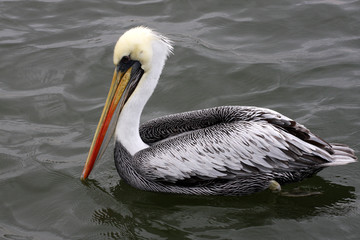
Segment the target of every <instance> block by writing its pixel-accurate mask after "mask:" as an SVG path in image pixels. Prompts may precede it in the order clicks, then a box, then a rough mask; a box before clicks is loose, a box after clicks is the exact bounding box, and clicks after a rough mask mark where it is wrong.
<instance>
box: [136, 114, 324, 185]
mask: <svg viewBox="0 0 360 240" xmlns="http://www.w3.org/2000/svg"><path fill="white" fill-rule="evenodd" d="M234 108H236V107H223V108H221V109H219V108H215V109H207V110H202V111H205V113H208V115H207V114H205V116H207V117H206V118H204V112H202V113H201V114H202V116H203V118H202V120H203V121H204V122H205V123H204V122H203V123H202V126H201V127H200V128H199V127H195V126H199V124H198V123H196V122H197V121H198V120H197V118H196V117H195V118H194V115H196V116H198V115H199V111H195V112H189V113H185V115H182V116H179V115H171V116H167V118H168V119H166V121H165V120H164V119H157V120H155V121H157V122H161V123H162V125H163V124H165V123H169V120H172V121H171V122H174V121H175V120H179V119H182V121H183V122H184V121H185V123H182V125H181V124H180V122H179V124H180V125H177V128H172V129H171V128H169V129H168V130H166V131H165V129H164V130H163V131H159V132H160V134H158V135H156V134H152V136H155V137H153V138H152V142H153V143H152V145H151V147H149V148H147V149H144V150H142V151H140V152H138V153H137V154H136V155H135V156H134V160H135V162H134V164H135V166H136V168H137V169H138V171H139V172H140V173H141V174H142V175H143V176H145V177H147V178H149V179H154V180H162V181H167V182H177V181H182V180H188V179H194V178H196V179H204V180H211V179H231V178H235V177H237V176H245V175H250V174H256V173H269V172H273V171H293V170H295V169H300V168H307V167H310V166H315V165H321V164H326V163H329V162H331V147H330V145H328V144H327V143H326V142H324V141H323V140H321V139H319V138H317V137H316V136H315V135H313V134H311V133H310V132H309V130H307V129H306V128H305V127H303V126H302V125H299V124H296V122H294V121H292V120H291V119H289V118H286V117H284V116H283V115H278V113H276V112H274V111H271V110H267V109H261V108H255V109H253V108H252V109H251V112H250V111H245V110H246V109H244V108H239V109H237V110H238V111H234ZM219 110H221V111H219ZM241 111H244V112H246V114H241ZM214 112H216V113H217V114H218V115H216V114H214ZM219 112H220V114H219ZM211 113H212V114H211ZM227 113H229V114H227ZM230 113H232V114H233V115H231V114H230ZM189 115H190V116H189ZM219 115H221V116H222V117H219ZM184 116H186V117H185V119H191V122H190V123H187V124H186V120H184ZM208 116H211V117H208ZM224 116H226V117H225V118H226V119H225V118H224ZM194 119H195V120H194ZM209 119H210V120H209ZM213 119H217V120H216V121H215V120H213ZM199 121H200V117H199ZM209 123H210V124H209ZM153 125H154V124H153ZM155 125H156V124H155ZM200 125H201V124H200ZM204 125H206V126H205V127H204ZM185 126H186V127H185ZM148 127H149V125H148ZM151 129H153V128H151ZM160 129H161V127H160ZM174 129H175V130H174ZM179 129H188V130H187V131H184V130H179ZM189 129H190V130H189ZM149 131H150V130H147V132H149ZM142 132H143V133H144V132H146V130H144V127H143V130H142ZM169 132H170V133H169ZM149 135H150V134H149ZM142 136H144V134H143V135H142ZM154 139H157V141H154ZM328 148H329V149H328Z"/></svg>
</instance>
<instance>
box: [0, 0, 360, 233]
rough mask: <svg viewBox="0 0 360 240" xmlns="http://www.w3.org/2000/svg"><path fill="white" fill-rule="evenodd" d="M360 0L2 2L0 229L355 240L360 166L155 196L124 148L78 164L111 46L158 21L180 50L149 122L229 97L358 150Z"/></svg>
mask: <svg viewBox="0 0 360 240" xmlns="http://www.w3.org/2000/svg"><path fill="white" fill-rule="evenodd" d="M359 12H360V2H359V1H332V0H324V1H161V0H159V1H141V2H135V1H127V2H118V3H117V2H113V1H103V2H97V1H65V0H59V1H25V0H19V1H1V2H0V239H21V240H22V239H301V240H303V239H358V238H359V236H360V228H359V226H360V214H359V213H360V209H359V208H360V200H359V196H360V190H359V189H360V169H359V163H355V164H351V165H347V166H340V167H332V168H328V169H325V170H324V171H322V172H320V173H319V174H318V176H316V177H313V178H311V179H308V180H306V181H304V182H301V183H298V184H292V185H287V186H285V187H284V191H285V192H289V191H290V192H294V191H296V190H299V189H300V190H301V191H303V192H305V193H309V192H313V193H317V194H314V195H311V196H308V195H306V194H305V195H304V194H300V195H299V196H298V197H289V196H286V195H280V194H273V193H270V192H263V193H259V194H255V195H252V196H247V197H196V196H180V195H170V194H159V193H149V192H143V191H139V190H136V189H134V188H131V187H129V186H127V185H126V184H125V183H124V182H122V181H120V180H119V177H118V175H117V173H116V170H115V167H114V164H113V154H112V147H113V145H112V146H110V147H109V148H108V150H107V152H106V153H105V156H104V157H103V159H102V161H100V162H99V163H98V165H97V167H96V168H95V170H94V171H93V173H92V175H91V180H89V181H87V183H86V184H83V183H82V182H81V181H80V179H79V178H80V174H81V171H82V167H83V165H84V162H85V159H86V156H87V152H88V150H89V147H90V144H91V140H92V137H93V134H94V132H95V128H96V124H97V121H98V119H99V117H100V114H101V110H102V107H103V104H104V101H105V97H106V94H107V91H108V88H109V85H110V81H111V77H112V73H113V68H114V67H113V63H112V51H113V46H114V44H115V42H116V40H117V39H118V37H119V36H120V35H121V34H122V33H123V32H124V31H125V30H127V29H129V28H131V27H133V26H137V25H146V26H149V27H152V28H154V29H156V30H157V31H159V32H161V33H164V34H166V35H167V36H168V37H170V38H171V39H172V40H173V41H174V45H175V51H174V55H173V56H171V58H170V59H169V61H168V62H167V64H166V67H165V69H164V73H163V75H162V79H161V81H160V84H159V86H158V88H157V90H156V92H155V93H154V95H153V97H152V98H151V100H150V101H149V103H148V105H147V107H146V109H145V111H144V114H143V120H144V121H145V120H149V119H151V118H153V117H156V116H160V115H164V114H169V113H174V112H181V111H187V110H192V109H199V108H205V107H211V106H218V105H256V106H260V107H268V108H272V109H274V110H277V111H279V112H281V113H283V114H285V115H287V116H289V117H291V118H294V119H295V120H297V121H299V122H300V123H302V124H304V125H306V126H307V127H308V128H310V129H311V130H312V131H313V132H314V133H316V134H318V135H320V136H322V137H323V138H325V139H326V140H328V141H330V142H341V143H345V144H348V145H350V146H352V147H353V148H354V149H355V151H356V152H357V155H358V156H359V151H360V144H359V140H360V130H359V129H360V51H359V47H360V14H359Z"/></svg>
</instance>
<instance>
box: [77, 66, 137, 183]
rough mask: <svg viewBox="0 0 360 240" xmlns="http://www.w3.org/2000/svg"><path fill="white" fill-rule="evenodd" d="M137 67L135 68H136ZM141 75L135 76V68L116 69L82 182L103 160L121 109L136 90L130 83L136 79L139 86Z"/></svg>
mask: <svg viewBox="0 0 360 240" xmlns="http://www.w3.org/2000/svg"><path fill="white" fill-rule="evenodd" d="M136 67H137V66H135V68H136ZM135 72H137V71H135ZM134 75H135V76H134ZM141 75H142V73H141V74H134V69H133V67H130V68H128V69H127V71H124V72H122V71H119V70H117V69H115V72H114V76H113V80H112V83H111V87H110V90H109V94H108V97H107V99H106V103H105V106H104V109H103V112H102V114H101V118H100V121H99V124H98V126H97V129H96V132H95V135H94V139H93V141H92V144H91V147H90V151H89V155H88V157H87V160H86V163H85V166H84V170H83V172H82V175H81V180H85V179H86V178H87V177H88V176H89V174H90V172H91V170H92V168H93V166H94V164H95V161H96V160H97V159H99V158H101V156H102V154H103V153H104V151H105V149H106V147H107V145H108V143H109V141H110V140H111V137H112V135H113V133H114V130H115V127H116V123H117V120H118V118H119V114H120V112H121V109H122V108H123V106H124V104H125V102H126V100H127V99H128V98H129V95H130V94H131V93H132V91H133V90H134V87H132V88H131V86H133V85H134V84H130V83H131V82H134V79H135V82H136V84H137V82H138V81H139V79H140V78H141ZM136 84H135V87H136ZM129 86H130V87H129Z"/></svg>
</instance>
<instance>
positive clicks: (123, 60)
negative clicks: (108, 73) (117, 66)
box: [120, 56, 131, 64]
mask: <svg viewBox="0 0 360 240" xmlns="http://www.w3.org/2000/svg"><path fill="white" fill-rule="evenodd" d="M130 61H131V58H130V56H123V58H122V59H121V61H120V63H122V64H126V63H128V62H130Z"/></svg>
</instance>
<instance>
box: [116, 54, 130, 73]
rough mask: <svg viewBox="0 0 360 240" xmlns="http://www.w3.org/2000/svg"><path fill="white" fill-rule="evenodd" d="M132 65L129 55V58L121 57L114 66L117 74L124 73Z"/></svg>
mask: <svg viewBox="0 0 360 240" xmlns="http://www.w3.org/2000/svg"><path fill="white" fill-rule="evenodd" d="M133 63H134V61H133V60H131V58H130V55H129V56H123V57H122V58H121V60H120V62H119V63H118V65H117V66H116V70H117V71H118V72H119V71H121V72H125V71H126V70H127V69H129V68H130V67H131V65H132V64H133Z"/></svg>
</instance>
